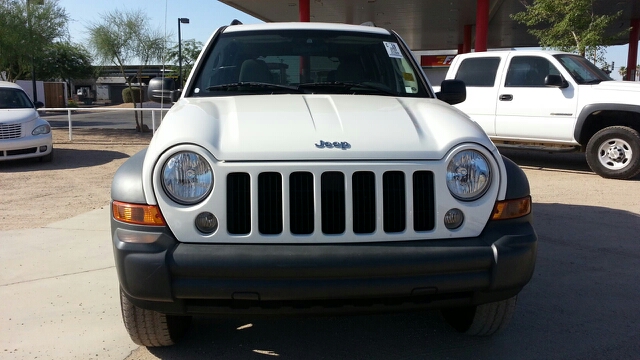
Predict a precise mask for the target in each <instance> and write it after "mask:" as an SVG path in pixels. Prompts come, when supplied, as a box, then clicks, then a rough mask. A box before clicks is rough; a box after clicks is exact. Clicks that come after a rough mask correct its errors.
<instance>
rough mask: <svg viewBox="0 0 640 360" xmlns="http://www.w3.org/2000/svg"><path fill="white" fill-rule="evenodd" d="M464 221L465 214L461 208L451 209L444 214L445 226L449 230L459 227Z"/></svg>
mask: <svg viewBox="0 0 640 360" xmlns="http://www.w3.org/2000/svg"><path fill="white" fill-rule="evenodd" d="M463 221H464V214H463V213H462V210H460V209H451V210H449V211H447V213H446V214H444V226H446V227H447V229H449V230H453V229H457V228H459V227H460V225H462V222H463Z"/></svg>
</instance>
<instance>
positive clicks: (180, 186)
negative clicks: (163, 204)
mask: <svg viewBox="0 0 640 360" xmlns="http://www.w3.org/2000/svg"><path fill="white" fill-rule="evenodd" d="M162 187H163V188H164V191H165V193H166V194H167V195H169V197H170V198H171V199H172V200H173V201H175V202H177V203H180V204H184V205H192V204H196V203H199V202H200V201H202V199H204V198H205V197H207V195H209V193H210V192H211V189H212V188H213V171H212V170H211V166H210V165H209V163H208V162H207V160H205V159H204V158H203V157H202V156H200V155H198V154H196V153H193V152H188V151H184V152H179V153H176V154H174V155H173V156H171V157H170V158H169V159H168V160H167V162H166V163H165V164H164V167H163V168H162Z"/></svg>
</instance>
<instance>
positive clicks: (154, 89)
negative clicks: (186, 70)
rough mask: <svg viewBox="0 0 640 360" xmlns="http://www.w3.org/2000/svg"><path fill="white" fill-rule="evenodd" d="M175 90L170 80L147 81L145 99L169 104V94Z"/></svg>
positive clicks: (160, 78) (154, 79)
mask: <svg viewBox="0 0 640 360" xmlns="http://www.w3.org/2000/svg"><path fill="white" fill-rule="evenodd" d="M175 88H176V85H175V81H173V79H170V78H163V77H155V78H153V79H151V80H149V87H148V88H147V97H148V98H149V100H151V101H155V102H169V101H170V100H171V92H172V90H174V89H175Z"/></svg>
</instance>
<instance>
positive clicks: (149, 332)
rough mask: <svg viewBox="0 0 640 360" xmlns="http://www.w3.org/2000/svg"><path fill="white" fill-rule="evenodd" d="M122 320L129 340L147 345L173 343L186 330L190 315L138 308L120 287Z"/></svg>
mask: <svg viewBox="0 0 640 360" xmlns="http://www.w3.org/2000/svg"><path fill="white" fill-rule="evenodd" d="M120 308H121V309H122V320H123V321H124V327H125V328H126V329H127V332H128V333H129V336H130V337H131V340H133V342H134V343H136V344H138V345H142V346H147V347H155V346H168V345H173V344H175V343H176V342H177V341H178V340H179V339H180V338H181V337H182V336H183V335H184V333H185V332H186V331H187V329H188V328H189V324H190V323H191V316H176V315H167V314H162V313H159V312H157V311H152V310H146V309H142V308H139V307H137V306H135V305H133V304H132V303H131V301H129V299H128V298H127V297H126V296H125V295H124V293H123V292H122V289H120Z"/></svg>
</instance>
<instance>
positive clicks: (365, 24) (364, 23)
mask: <svg viewBox="0 0 640 360" xmlns="http://www.w3.org/2000/svg"><path fill="white" fill-rule="evenodd" d="M360 25H361V26H372V27H376V24H374V23H373V21H366V22H363V23H362V24H360Z"/></svg>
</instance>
